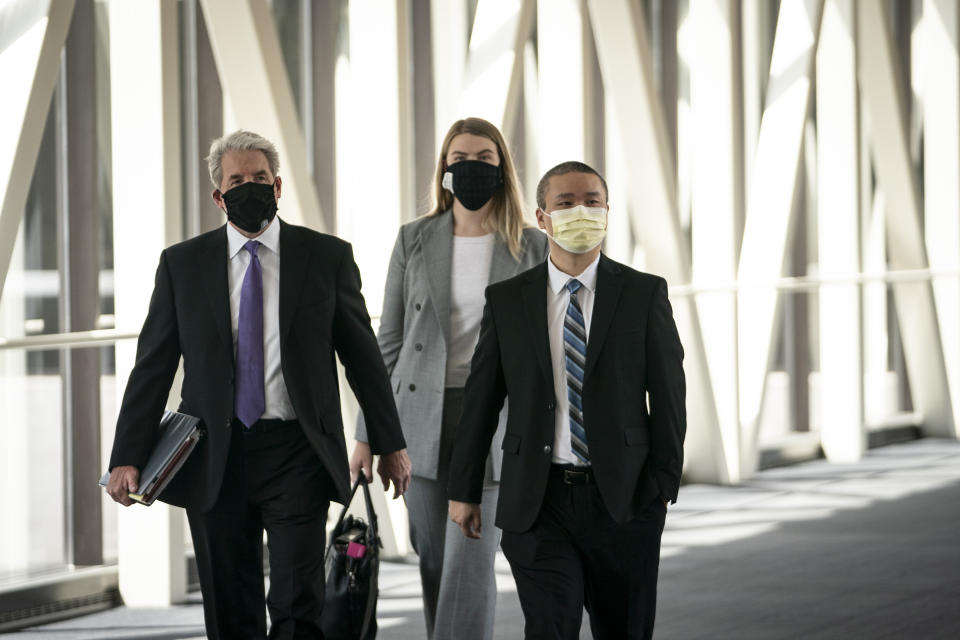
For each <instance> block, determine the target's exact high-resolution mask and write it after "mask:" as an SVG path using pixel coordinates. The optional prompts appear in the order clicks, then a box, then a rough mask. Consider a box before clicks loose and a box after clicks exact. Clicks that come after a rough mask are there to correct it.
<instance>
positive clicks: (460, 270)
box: [444, 233, 496, 388]
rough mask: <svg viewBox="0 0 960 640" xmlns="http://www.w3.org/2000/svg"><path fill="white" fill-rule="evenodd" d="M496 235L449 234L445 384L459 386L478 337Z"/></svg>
mask: <svg viewBox="0 0 960 640" xmlns="http://www.w3.org/2000/svg"><path fill="white" fill-rule="evenodd" d="M495 241H496V236H495V235H494V234H492V233H488V234H487V235H484V236H477V237H467V236H453V257H452V261H451V269H450V321H449V326H448V330H449V335H450V344H449V345H448V346H447V377H446V381H445V382H444V386H446V387H457V388H462V387H464V386H466V384H467V376H469V375H470V362H471V361H472V360H473V352H474V350H475V349H476V348H477V341H478V340H479V338H480V320H481V319H483V305H484V304H485V303H486V296H484V293H483V292H484V290H485V289H486V288H487V285H488V284H489V283H490V263H491V262H492V261H493V245H494V242H495Z"/></svg>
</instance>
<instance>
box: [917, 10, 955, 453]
mask: <svg viewBox="0 0 960 640" xmlns="http://www.w3.org/2000/svg"><path fill="white" fill-rule="evenodd" d="M958 31H960V7H958V5H957V2H956V0H925V2H924V4H923V27H922V33H921V38H922V40H923V43H924V46H925V47H926V56H925V60H923V61H922V62H921V64H923V67H924V71H925V77H924V78H923V86H922V91H923V96H924V100H923V123H924V145H923V151H924V162H923V177H924V189H923V199H924V207H925V209H924V231H925V233H926V245H927V257H928V258H929V260H930V269H931V270H932V271H933V272H934V273H937V272H949V271H952V272H953V275H950V276H934V278H933V294H934V299H935V301H936V306H937V316H938V318H939V320H940V337H941V340H942V341H943V354H944V358H945V360H946V368H947V381H948V384H949V389H950V399H951V404H952V406H953V412H954V437H960V428H958V425H960V415H958V410H960V276H957V275H956V274H957V270H958V268H960V180H958V177H960V57H958V44H960V34H958Z"/></svg>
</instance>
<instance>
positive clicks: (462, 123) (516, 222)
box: [427, 118, 527, 259]
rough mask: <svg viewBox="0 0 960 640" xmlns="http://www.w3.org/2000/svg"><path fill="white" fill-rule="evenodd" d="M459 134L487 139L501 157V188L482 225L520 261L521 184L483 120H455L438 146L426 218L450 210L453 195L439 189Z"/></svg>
mask: <svg viewBox="0 0 960 640" xmlns="http://www.w3.org/2000/svg"><path fill="white" fill-rule="evenodd" d="M461 133H471V134H473V135H475V136H482V137H484V138H488V139H489V140H491V141H492V142H493V143H494V144H495V145H496V146H497V154H498V155H499V156H500V170H501V171H502V175H503V188H502V189H498V190H497V192H496V193H495V194H494V196H493V198H492V202H493V210H492V212H491V214H490V215H489V216H487V218H486V219H485V220H484V221H483V224H484V227H485V228H486V229H487V230H488V231H490V232H492V233H497V234H498V235H499V236H500V239H501V240H503V242H505V243H506V245H507V248H508V249H510V253H511V254H512V255H513V257H514V258H517V259H519V258H520V246H521V245H522V244H523V228H524V227H525V226H527V225H526V223H525V222H524V219H523V195H522V194H521V193H520V180H519V179H518V178H517V170H516V169H515V168H514V165H513V158H512V157H511V156H510V149H509V148H507V142H506V140H504V139H503V135H502V134H501V133H500V131H499V130H498V129H497V128H496V127H495V126H493V125H492V124H490V123H489V122H487V121H486V120H484V119H482V118H464V119H463V120H457V121H456V122H454V123H453V125H452V126H451V127H450V130H449V131H447V135H446V136H445V137H444V138H443V144H441V145H440V157H439V158H438V160H437V171H436V173H435V174H434V176H433V208H432V209H431V210H430V213H428V214H427V215H428V216H435V215H439V214H441V213H443V212H444V211H447V210H448V209H450V208H451V207H452V206H453V194H452V193H450V192H449V191H447V190H446V189H444V188H443V187H442V186H441V182H442V181H443V174H444V173H445V172H446V170H447V152H448V151H449V150H450V143H451V142H452V141H453V139H454V138H455V137H457V136H458V135H460V134H461Z"/></svg>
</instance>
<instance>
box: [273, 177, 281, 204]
mask: <svg viewBox="0 0 960 640" xmlns="http://www.w3.org/2000/svg"><path fill="white" fill-rule="evenodd" d="M282 187H283V181H282V180H280V176H277V177H276V178H275V179H274V180H273V197H274V198H276V199H277V200H279V199H280V191H281V190H282Z"/></svg>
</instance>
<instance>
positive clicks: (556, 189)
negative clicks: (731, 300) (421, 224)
mask: <svg viewBox="0 0 960 640" xmlns="http://www.w3.org/2000/svg"><path fill="white" fill-rule="evenodd" d="M537 204H538V206H539V208H538V209H537V219H538V221H539V222H540V226H541V228H543V229H544V230H545V231H546V232H547V234H548V235H549V236H550V238H551V245H550V258H549V259H548V260H547V262H546V263H545V264H543V265H541V266H538V267H534V268H533V269H531V270H529V271H527V272H525V273H522V274H520V275H518V276H516V277H515V278H512V279H510V280H506V281H504V282H501V283H498V284H495V285H491V286H490V287H488V288H487V303H486V308H485V309H484V316H483V323H482V326H481V329H480V340H479V343H478V344H477V349H476V352H475V353H474V356H473V364H472V368H471V374H470V378H469V380H468V381H467V386H466V392H465V393H466V398H465V400H464V406H463V417H462V418H461V420H460V425H459V428H458V431H457V441H456V445H455V450H454V454H453V461H452V463H451V468H452V469H456V472H455V473H451V475H450V484H449V491H448V493H449V497H450V499H451V501H450V516H451V518H452V519H453V520H454V521H455V522H457V523H458V524H459V525H460V527H461V528H462V529H463V531H464V533H465V534H466V535H468V536H475V535H476V534H477V532H478V531H479V529H480V525H481V522H480V509H479V505H478V504H477V503H478V502H479V498H480V495H481V491H480V490H481V488H482V484H483V471H484V469H483V459H482V456H480V455H479V452H485V451H486V450H487V448H489V444H490V439H491V438H492V436H493V433H494V430H495V429H496V426H497V412H498V411H499V410H500V407H501V405H502V404H503V400H504V397H506V396H509V398H510V411H509V416H508V419H507V428H506V434H505V436H504V439H503V469H502V475H501V490H500V501H499V504H498V508H497V520H496V524H497V526H499V527H500V528H501V529H503V538H502V541H501V547H502V549H503V552H504V555H506V557H507V560H508V561H509V562H510V567H511V569H512V571H513V575H514V579H515V580H516V583H517V591H518V594H519V597H520V604H521V606H522V608H523V613H524V617H525V619H526V637H527V638H571V639H575V638H578V637H579V630H580V624H581V620H582V615H583V608H584V606H586V609H587V611H588V612H589V614H590V625H591V628H592V630H593V634H594V637H596V638H611V639H613V638H618V639H619V638H649V637H651V636H652V634H653V622H654V612H655V610H656V586H657V571H658V566H659V559H660V537H661V534H662V532H663V525H664V518H665V516H666V509H667V503H668V502H671V501H676V497H677V490H678V488H679V485H680V471H681V468H682V464H683V438H684V433H685V431H686V409H685V404H684V403H685V399H684V398H685V382H684V375H683V366H682V361H683V349H682V347H681V345H680V339H679V336H678V335H677V329H676V325H675V324H674V321H673V316H672V312H671V308H670V303H669V302H668V300H667V284H666V282H665V281H664V280H663V278H660V277H657V276H653V275H649V274H645V273H640V272H638V271H634V270H633V269H630V268H629V267H626V266H624V265H622V264H618V263H617V262H614V261H613V260H610V259H609V258H607V257H606V256H604V255H602V254H601V252H600V244H601V242H602V240H603V236H604V233H605V231H606V218H607V212H608V210H609V206H608V205H607V187H606V183H605V181H604V180H603V178H602V177H601V176H600V174H598V173H597V172H596V171H595V170H594V169H592V168H591V167H589V166H587V165H585V164H583V163H580V162H566V163H563V164H561V165H558V166H556V167H554V168H553V169H551V170H550V171H548V172H547V173H546V175H544V177H543V179H542V180H541V181H540V185H539V187H538V189H537ZM648 402H649V404H648Z"/></svg>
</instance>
